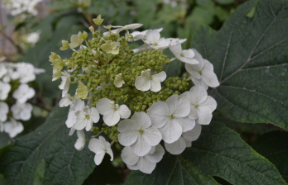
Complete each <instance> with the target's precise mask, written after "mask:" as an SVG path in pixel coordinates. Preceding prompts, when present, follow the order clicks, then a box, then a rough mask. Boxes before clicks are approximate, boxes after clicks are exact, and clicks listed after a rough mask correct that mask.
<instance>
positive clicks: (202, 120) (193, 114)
mask: <svg viewBox="0 0 288 185" xmlns="http://www.w3.org/2000/svg"><path fill="white" fill-rule="evenodd" d="M181 98H186V99H189V101H190V104H191V106H190V109H191V111H190V113H189V118H191V119H196V122H197V123H198V124H200V125H208V124H210V122H211V119H212V112H213V111H214V110H215V109H216V107H217V102H216V101H215V99H214V98H212V97H211V96H208V94H207V91H206V89H205V88H204V87H203V86H200V85H196V86H193V87H192V88H191V89H190V91H187V92H184V93H183V94H182V95H181Z"/></svg>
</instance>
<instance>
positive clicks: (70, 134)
mask: <svg viewBox="0 0 288 185" xmlns="http://www.w3.org/2000/svg"><path fill="white" fill-rule="evenodd" d="M74 132H75V129H74V128H71V129H70V131H69V134H68V135H69V136H72V135H73V134H74Z"/></svg>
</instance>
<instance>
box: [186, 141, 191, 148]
mask: <svg viewBox="0 0 288 185" xmlns="http://www.w3.org/2000/svg"><path fill="white" fill-rule="evenodd" d="M185 142H186V148H188V147H191V146H192V142H191V141H187V140H185Z"/></svg>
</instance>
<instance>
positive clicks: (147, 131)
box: [118, 112, 162, 156]
mask: <svg viewBox="0 0 288 185" xmlns="http://www.w3.org/2000/svg"><path fill="white" fill-rule="evenodd" d="M151 124H152V123H151V119H150V117H149V116H148V115H147V114H146V113H144V112H136V113H134V115H133V116H132V117H131V119H126V120H123V121H121V122H120V123H119V125H118V131H119V132H120V133H119V135H118V140H119V143H120V144H122V145H124V146H130V147H131V149H132V150H133V151H134V153H135V154H136V155H138V156H144V155H146V154H147V153H148V152H149V151H150V150H151V148H152V146H156V145H158V144H159V142H160V141H161V139H162V136H161V133H160V132H159V130H158V129H157V128H154V127H151Z"/></svg>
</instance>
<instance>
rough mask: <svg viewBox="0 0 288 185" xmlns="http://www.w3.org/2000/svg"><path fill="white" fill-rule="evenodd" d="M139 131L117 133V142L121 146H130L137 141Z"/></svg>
mask: <svg viewBox="0 0 288 185" xmlns="http://www.w3.org/2000/svg"><path fill="white" fill-rule="evenodd" d="M139 135H140V133H139V132H138V131H130V132H121V133H119V134H118V140H119V143H120V144H121V145H123V146H131V145H132V144H134V143H135V142H136V141H137V138H138V137H139Z"/></svg>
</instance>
